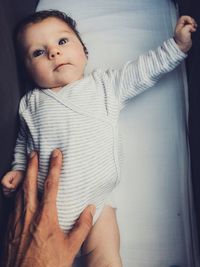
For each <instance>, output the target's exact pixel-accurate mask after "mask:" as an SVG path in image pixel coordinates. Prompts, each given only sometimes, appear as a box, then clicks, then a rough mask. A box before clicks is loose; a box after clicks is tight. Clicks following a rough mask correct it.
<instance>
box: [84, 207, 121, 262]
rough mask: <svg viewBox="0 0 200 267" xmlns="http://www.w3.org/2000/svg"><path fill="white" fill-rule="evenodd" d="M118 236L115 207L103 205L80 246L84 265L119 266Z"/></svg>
mask: <svg viewBox="0 0 200 267" xmlns="http://www.w3.org/2000/svg"><path fill="white" fill-rule="evenodd" d="M119 247H120V237H119V228H118V225H117V220H116V214H115V209H113V208H112V207H110V206H105V207H104V208H103V211H102V213H101V215H100V217H99V218H98V220H97V222H96V223H95V225H94V226H93V228H92V230H91V232H90V234H89V236H88V238H87V240H86V241H85V242H84V244H83V247H82V254H83V255H85V256H84V261H85V266H87V267H121V266H122V262H121V258H120V254H119Z"/></svg>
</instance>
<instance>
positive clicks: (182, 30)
mask: <svg viewBox="0 0 200 267" xmlns="http://www.w3.org/2000/svg"><path fill="white" fill-rule="evenodd" d="M196 27H197V24H196V22H195V20H194V19H193V18H191V17H189V16H182V17H181V18H180V19H179V20H178V22H177V25H176V28H175V32H174V38H170V39H169V40H167V41H165V42H164V43H163V44H162V45H161V46H160V47H158V48H157V49H155V50H150V51H149V52H148V53H146V54H144V55H141V56H139V58H138V59H137V60H134V61H129V62H127V64H126V65H124V67H123V68H122V69H121V70H116V71H111V73H108V75H111V76H112V81H113V83H114V88H115V89H116V91H115V94H116V95H117V98H118V99H119V103H120V105H121V107H123V106H124V105H125V103H126V101H127V100H129V99H130V98H132V97H134V96H136V95H138V94H140V93H142V92H143V91H145V90H146V89H147V88H149V87H152V86H153V85H154V84H155V83H156V82H157V81H158V80H159V79H160V78H161V76H163V75H164V74H165V73H167V72H170V71H172V70H173V69H174V68H175V67H177V66H178V65H179V64H180V63H181V62H182V61H183V60H184V59H185V58H186V56H187V54H186V52H188V50H189V49H190V47H191V45H192V39H191V33H192V32H194V31H196Z"/></svg>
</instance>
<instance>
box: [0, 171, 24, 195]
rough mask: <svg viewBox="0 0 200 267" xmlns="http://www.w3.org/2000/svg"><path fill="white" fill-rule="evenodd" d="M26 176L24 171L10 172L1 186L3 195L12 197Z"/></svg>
mask: <svg viewBox="0 0 200 267" xmlns="http://www.w3.org/2000/svg"><path fill="white" fill-rule="evenodd" d="M23 176H24V171H10V172H7V173H6V175H4V177H3V179H2V181H1V184H2V187H3V193H4V195H5V196H6V197H10V196H12V194H13V192H14V191H15V190H16V189H17V187H18V185H19V184H20V183H21V181H22V179H23Z"/></svg>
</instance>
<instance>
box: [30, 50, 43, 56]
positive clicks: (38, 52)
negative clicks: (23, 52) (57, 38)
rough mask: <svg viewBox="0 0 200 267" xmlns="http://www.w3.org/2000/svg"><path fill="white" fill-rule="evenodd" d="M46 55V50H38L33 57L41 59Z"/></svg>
mask: <svg viewBox="0 0 200 267" xmlns="http://www.w3.org/2000/svg"><path fill="white" fill-rule="evenodd" d="M43 54H44V50H42V49H37V50H35V51H34V52H33V57H39V56H41V55H43Z"/></svg>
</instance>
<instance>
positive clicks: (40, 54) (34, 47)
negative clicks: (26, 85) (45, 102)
mask: <svg viewBox="0 0 200 267" xmlns="http://www.w3.org/2000/svg"><path fill="white" fill-rule="evenodd" d="M21 40H22V45H23V48H24V51H25V64H26V67H27V69H28V72H29V73H30V75H31V77H32V79H33V80H34V82H35V83H36V84H37V85H38V86H40V87H41V88H50V89H53V90H55V91H56V90H59V89H60V88H61V87H63V86H64V85H66V84H69V83H72V82H74V81H76V80H79V79H81V78H82V77H83V75H84V69H85V65H86V62H87V57H86V55H85V52H84V49H83V46H82V44H81V42H80V41H79V39H78V38H77V36H76V34H75V33H74V32H73V31H72V30H71V29H70V27H69V26H68V25H67V24H66V23H65V22H64V21H62V20H60V19H57V18H54V17H49V18H46V19H44V20H43V21H41V22H37V23H35V24H29V25H27V26H26V28H25V30H24V32H23V35H22V39H21Z"/></svg>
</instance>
